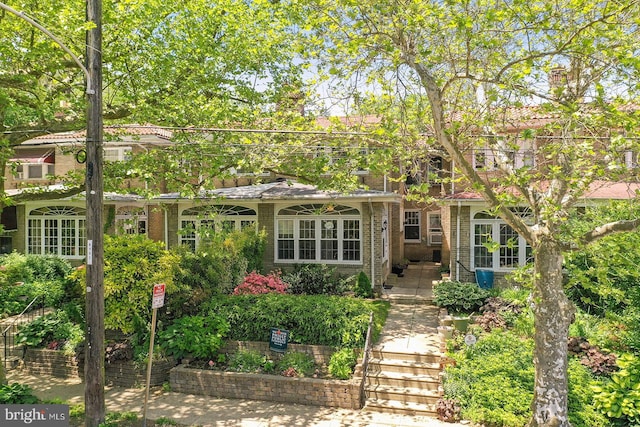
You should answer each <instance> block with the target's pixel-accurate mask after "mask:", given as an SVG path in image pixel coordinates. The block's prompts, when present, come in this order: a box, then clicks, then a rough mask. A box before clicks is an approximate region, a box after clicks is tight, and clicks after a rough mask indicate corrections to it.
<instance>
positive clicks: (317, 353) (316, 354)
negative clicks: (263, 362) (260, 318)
mask: <svg viewBox="0 0 640 427" xmlns="http://www.w3.org/2000/svg"><path fill="white" fill-rule="evenodd" d="M238 350H257V351H259V352H261V353H262V354H264V355H265V356H272V355H273V352H271V350H269V343H268V342H263V341H227V342H226V343H225V345H224V346H223V347H222V348H220V353H230V354H233V353H237V352H238ZM287 352H300V353H306V354H308V355H309V356H311V357H313V360H314V361H315V363H316V364H318V365H328V364H329V360H331V355H332V354H333V353H334V352H335V349H334V348H333V347H329V346H325V345H304V344H287Z"/></svg>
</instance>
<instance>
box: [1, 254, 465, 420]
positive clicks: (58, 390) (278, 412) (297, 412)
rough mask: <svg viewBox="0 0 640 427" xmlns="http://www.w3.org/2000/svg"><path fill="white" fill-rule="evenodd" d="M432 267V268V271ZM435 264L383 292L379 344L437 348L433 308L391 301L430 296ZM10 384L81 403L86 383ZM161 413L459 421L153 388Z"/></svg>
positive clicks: (113, 391)
mask: <svg viewBox="0 0 640 427" xmlns="http://www.w3.org/2000/svg"><path fill="white" fill-rule="evenodd" d="M434 269H435V270H434ZM434 271H435V272H437V267H436V266H434V265H433V264H432V263H431V264H429V263H425V264H417V265H411V266H410V267H409V269H408V270H405V277H402V278H398V279H397V283H396V285H397V286H396V285H394V287H393V288H392V289H390V290H387V291H385V296H384V297H385V298H390V300H391V301H392V305H391V310H390V313H389V317H388V320H387V323H386V325H385V328H384V330H383V332H382V334H381V337H380V340H379V341H378V343H377V344H376V346H377V347H379V348H384V349H389V350H393V349H397V350H404V351H406V350H408V351H429V350H433V349H434V348H437V345H438V344H437V332H436V326H437V320H436V319H434V316H433V309H431V311H429V308H428V307H422V306H420V305H414V306H410V305H405V304H398V303H396V302H394V298H395V297H400V298H405V297H407V296H411V295H413V296H414V297H415V296H423V297H430V292H431V286H432V280H436V279H437V277H436V275H435V273H434ZM8 379H9V381H10V382H20V383H22V384H28V385H30V386H31V387H32V388H33V389H34V391H35V393H36V395H37V396H38V397H40V398H41V399H54V398H57V399H62V400H64V401H67V402H69V403H71V404H76V403H82V402H83V401H84V384H82V383H81V382H80V380H79V379H60V378H42V377H35V376H31V375H25V374H24V373H23V372H20V371H16V370H13V371H10V372H9V374H8ZM105 403H106V406H107V411H109V412H116V411H117V412H136V413H139V414H142V411H143V408H142V406H143V403H144V389H142V388H120V387H108V388H106V390H105ZM161 417H165V418H169V419H171V420H174V421H176V422H177V423H179V424H181V425H187V426H202V427H209V426H211V427H223V426H225V427H226V426H242V427H289V426H301V427H310V426H314V427H339V426H344V427H390V426H394V427H456V426H461V425H462V424H452V423H444V422H441V421H438V420H437V419H434V418H429V417H419V416H408V415H398V414H384V413H379V412H372V411H367V410H348V409H340V408H326V407H316V406H306V405H293V404H282V403H274V402H263V401H252V400H238V399H218V398H213V397H207V396H198V395H190V394H182V393H175V392H163V391H161V390H160V389H157V388H156V389H154V390H152V393H151V395H150V399H149V406H148V408H147V418H148V419H150V420H156V419H158V418H161Z"/></svg>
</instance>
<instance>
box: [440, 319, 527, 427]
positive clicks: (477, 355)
mask: <svg viewBox="0 0 640 427" xmlns="http://www.w3.org/2000/svg"><path fill="white" fill-rule="evenodd" d="M532 352H533V342H532V340H530V339H521V338H519V337H518V336H516V335H514V334H512V333H510V332H504V331H499V330H494V331H493V332H491V333H489V334H485V335H481V336H480V337H479V339H478V342H477V343H476V345H475V346H472V347H466V346H465V348H463V349H462V350H461V351H459V352H457V353H455V354H453V355H452V357H453V358H454V359H455V360H456V361H457V364H456V366H454V367H450V368H448V369H447V370H446V374H445V377H444V391H445V397H446V398H449V399H456V400H458V401H459V402H460V405H461V407H462V417H463V418H464V419H468V420H471V421H473V422H476V423H479V424H483V423H484V424H486V425H503V426H523V425H525V424H526V420H527V419H528V417H529V416H530V405H531V400H532V398H533V377H534V370H533V355H532V354H533V353H532Z"/></svg>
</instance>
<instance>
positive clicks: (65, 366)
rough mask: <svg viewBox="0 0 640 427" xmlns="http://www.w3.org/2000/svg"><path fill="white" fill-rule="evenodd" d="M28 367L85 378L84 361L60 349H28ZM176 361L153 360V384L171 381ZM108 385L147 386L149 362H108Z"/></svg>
mask: <svg viewBox="0 0 640 427" xmlns="http://www.w3.org/2000/svg"><path fill="white" fill-rule="evenodd" d="M23 360H24V367H25V369H26V371H27V372H29V373H30V374H37V375H51V376H53V377H58V378H73V377H78V378H81V379H83V380H84V360H83V359H82V358H78V357H76V356H73V355H67V354H64V353H63V352H62V351H58V350H46V349H33V348H27V350H26V352H25V356H24V359H23ZM174 366H176V363H175V362H174V361H156V362H153V366H152V369H151V385H152V386H156V385H162V384H163V383H165V382H168V381H169V371H170V370H171V368H173V367H174ZM104 371H105V384H107V385H114V386H120V387H134V386H138V385H144V384H145V382H146V381H147V374H146V372H147V365H146V364H145V365H144V366H137V365H136V364H135V363H133V361H130V360H128V361H116V362H113V363H106V362H105V364H104Z"/></svg>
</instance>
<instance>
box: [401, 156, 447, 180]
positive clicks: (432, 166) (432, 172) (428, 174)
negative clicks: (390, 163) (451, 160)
mask: <svg viewBox="0 0 640 427" xmlns="http://www.w3.org/2000/svg"><path fill="white" fill-rule="evenodd" d="M444 173H445V171H444V160H443V159H442V157H440V156H434V157H431V158H429V159H428V160H415V161H414V162H413V164H410V165H408V166H407V168H406V170H405V174H406V176H407V177H406V179H405V183H406V185H408V186H414V185H420V184H439V183H440V182H441V178H442V177H443V176H444Z"/></svg>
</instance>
